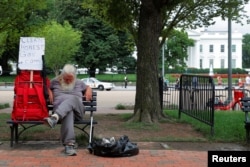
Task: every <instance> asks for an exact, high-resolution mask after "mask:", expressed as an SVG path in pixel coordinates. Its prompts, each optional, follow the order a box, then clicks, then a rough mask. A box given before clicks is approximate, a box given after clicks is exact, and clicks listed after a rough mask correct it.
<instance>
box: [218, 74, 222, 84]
mask: <svg viewBox="0 0 250 167" xmlns="http://www.w3.org/2000/svg"><path fill="white" fill-rule="evenodd" d="M217 83H218V85H222V78H221V76H218V77H217Z"/></svg>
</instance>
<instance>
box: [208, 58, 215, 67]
mask: <svg viewBox="0 0 250 167" xmlns="http://www.w3.org/2000/svg"><path fill="white" fill-rule="evenodd" d="M211 66H212V67H214V60H213V59H209V67H211Z"/></svg>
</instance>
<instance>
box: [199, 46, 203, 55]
mask: <svg viewBox="0 0 250 167" xmlns="http://www.w3.org/2000/svg"><path fill="white" fill-rule="evenodd" d="M202 52H203V47H202V45H200V53H202Z"/></svg>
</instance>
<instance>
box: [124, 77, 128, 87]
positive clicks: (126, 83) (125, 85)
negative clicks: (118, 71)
mask: <svg viewBox="0 0 250 167" xmlns="http://www.w3.org/2000/svg"><path fill="white" fill-rule="evenodd" d="M127 86H128V77H127V75H125V77H124V87H125V88H127Z"/></svg>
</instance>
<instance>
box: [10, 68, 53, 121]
mask: <svg viewBox="0 0 250 167" xmlns="http://www.w3.org/2000/svg"><path fill="white" fill-rule="evenodd" d="M44 84H46V85H47V86H49V80H48V79H46V81H45V82H44V80H43V77H42V75H41V71H28V70H23V71H20V72H19V73H18V75H17V77H16V78H15V85H14V86H15V87H14V94H15V97H14V104H13V111H12V115H11V118H12V120H21V121H41V120H43V119H44V118H45V117H48V108H47V102H46V99H45V97H44V89H47V88H46V87H44Z"/></svg>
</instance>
